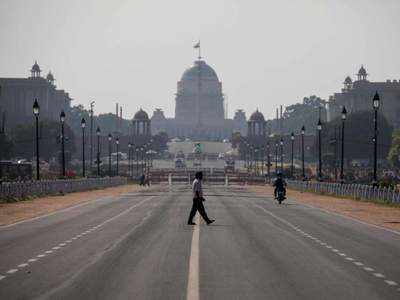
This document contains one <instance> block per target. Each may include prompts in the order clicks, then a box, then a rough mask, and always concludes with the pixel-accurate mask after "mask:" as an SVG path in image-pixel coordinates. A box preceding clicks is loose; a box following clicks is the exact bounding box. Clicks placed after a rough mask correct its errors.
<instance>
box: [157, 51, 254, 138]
mask: <svg viewBox="0 0 400 300" xmlns="http://www.w3.org/2000/svg"><path fill="white" fill-rule="evenodd" d="M239 114H240V115H239V116H238V117H237V118H236V120H233V119H227V118H226V117H225V105H224V94H223V92H222V83H221V81H220V80H219V78H218V75H217V73H216V72H215V70H214V69H213V68H212V67H211V66H210V65H208V64H207V63H206V62H205V61H204V60H202V59H201V58H199V59H198V60H196V61H195V62H194V64H193V66H191V67H189V68H188V69H186V70H185V71H184V72H183V74H182V76H181V79H180V80H179V81H178V83H177V93H176V96H175V118H165V116H164V113H163V112H162V110H161V109H159V108H158V109H156V110H155V112H154V114H153V116H152V119H151V122H152V128H153V129H154V132H153V133H157V132H159V131H166V132H167V134H168V135H169V136H170V137H180V138H191V139H197V140H221V139H226V138H231V136H232V133H233V132H234V131H243V130H245V128H246V118H245V115H244V112H243V111H239ZM243 116H244V118H243ZM241 133H242V134H245V132H241Z"/></svg>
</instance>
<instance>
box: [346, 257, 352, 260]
mask: <svg viewBox="0 0 400 300" xmlns="http://www.w3.org/2000/svg"><path fill="white" fill-rule="evenodd" d="M345 259H346V260H348V261H353V260H354V258H351V257H346V258H345Z"/></svg>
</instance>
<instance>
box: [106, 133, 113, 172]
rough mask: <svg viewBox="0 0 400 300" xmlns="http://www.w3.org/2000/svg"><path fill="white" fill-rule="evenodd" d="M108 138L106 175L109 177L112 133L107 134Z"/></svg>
mask: <svg viewBox="0 0 400 300" xmlns="http://www.w3.org/2000/svg"><path fill="white" fill-rule="evenodd" d="M107 139H108V176H110V177H111V151H112V149H111V147H112V146H111V141H112V135H111V133H109V134H108V136H107Z"/></svg>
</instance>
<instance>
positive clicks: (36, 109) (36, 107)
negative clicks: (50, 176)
mask: <svg viewBox="0 0 400 300" xmlns="http://www.w3.org/2000/svg"><path fill="white" fill-rule="evenodd" d="M39 113H40V106H39V103H38V101H37V99H36V98H35V102H33V115H34V116H35V119H36V123H35V124H36V180H40V169H39Z"/></svg>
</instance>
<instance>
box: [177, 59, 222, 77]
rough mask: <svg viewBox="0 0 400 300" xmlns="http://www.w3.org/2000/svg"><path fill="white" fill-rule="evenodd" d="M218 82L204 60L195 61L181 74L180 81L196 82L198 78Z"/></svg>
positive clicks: (214, 73) (212, 70)
mask: <svg viewBox="0 0 400 300" xmlns="http://www.w3.org/2000/svg"><path fill="white" fill-rule="evenodd" d="M199 77H200V78H203V79H208V80H216V81H218V76H217V73H216V72H215V71H214V69H213V68H212V67H210V66H209V65H208V64H207V63H206V62H205V61H204V60H196V61H195V62H194V65H193V66H192V67H190V68H188V69H186V70H185V72H183V74H182V77H181V81H185V80H197V79H198V78H199Z"/></svg>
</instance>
